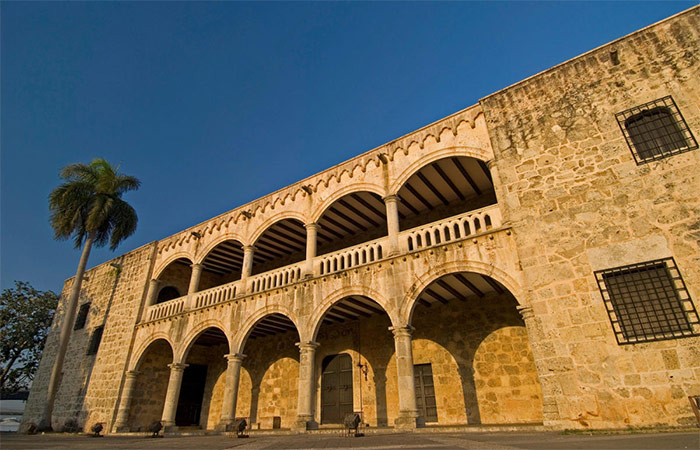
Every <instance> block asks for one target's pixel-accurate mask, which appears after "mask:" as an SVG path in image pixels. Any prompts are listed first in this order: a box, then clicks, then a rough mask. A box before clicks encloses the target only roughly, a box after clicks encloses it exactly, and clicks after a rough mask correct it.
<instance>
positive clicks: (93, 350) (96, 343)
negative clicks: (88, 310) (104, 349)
mask: <svg viewBox="0 0 700 450" xmlns="http://www.w3.org/2000/svg"><path fill="white" fill-rule="evenodd" d="M104 329H105V327H97V328H95V330H94V331H93V332H92V336H90V345H88V349H87V354H88V355H95V354H97V350H98V349H99V348H100V342H102V332H103V331H104Z"/></svg>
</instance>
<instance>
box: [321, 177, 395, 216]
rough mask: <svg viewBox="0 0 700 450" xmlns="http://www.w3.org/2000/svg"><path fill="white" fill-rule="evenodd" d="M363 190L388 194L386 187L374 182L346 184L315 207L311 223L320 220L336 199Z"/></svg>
mask: <svg viewBox="0 0 700 450" xmlns="http://www.w3.org/2000/svg"><path fill="white" fill-rule="evenodd" d="M362 191H367V192H371V193H373V194H377V195H378V196H379V197H382V198H383V197H385V196H386V189H384V188H383V187H382V186H379V185H377V184H373V183H353V184H351V185H349V186H345V187H344V188H342V189H338V190H337V191H335V192H333V194H332V195H331V196H329V197H328V198H327V199H326V200H324V201H323V202H322V203H321V204H320V205H318V206H316V207H315V212H314V214H313V215H312V216H311V217H310V218H309V222H310V223H316V222H318V220H319V219H320V218H321V216H323V213H325V212H326V210H327V209H328V208H329V207H330V206H331V205H332V204H333V203H335V202H336V200H339V199H341V198H342V197H344V196H346V195H348V194H352V193H353V192H362Z"/></svg>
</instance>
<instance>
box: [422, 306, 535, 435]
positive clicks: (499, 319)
mask: <svg viewBox="0 0 700 450" xmlns="http://www.w3.org/2000/svg"><path fill="white" fill-rule="evenodd" d="M515 306H516V303H515V300H514V299H513V298H512V296H510V295H509V294H502V295H497V294H489V295H487V296H486V297H485V298H480V299H478V298H472V299H469V300H467V301H459V300H452V301H450V303H449V304H448V305H439V306H437V305H434V306H432V307H430V308H428V307H425V306H422V305H419V306H417V307H416V311H415V313H414V315H413V326H414V327H415V328H416V331H415V332H414V335H413V336H414V343H413V355H414V364H423V363H429V364H431V365H432V372H433V378H434V389H435V393H436V402H437V406H438V422H439V423H441V424H442V423H455V424H456V423H468V424H510V423H541V422H542V393H541V388H540V385H539V379H538V377H537V371H536V368H535V365H534V359H533V356H532V352H531V350H530V345H529V341H528V337H527V330H526V329H525V325H524V323H523V321H522V319H521V317H520V315H519V314H518V312H517V310H516V308H515ZM459 390H461V392H457V391H459ZM457 398H459V399H460V400H459V402H458V403H460V405H459V408H456V407H455V400H456V399H457ZM441 414H442V417H441Z"/></svg>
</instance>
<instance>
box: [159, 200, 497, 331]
mask: <svg viewBox="0 0 700 450" xmlns="http://www.w3.org/2000/svg"><path fill="white" fill-rule="evenodd" d="M501 224H502V218H501V210H500V209H499V207H498V205H490V206H487V207H485V208H481V209H477V210H474V211H469V212H466V213H463V214H459V215H457V216H452V217H448V218H446V219H443V220H440V221H437V222H433V223H429V224H426V225H421V226H419V227H415V228H411V229H410V230H404V231H402V232H400V233H399V251H400V252H401V253H405V252H410V251H414V250H420V249H423V248H427V247H433V246H436V245H441V244H445V243H447V242H452V241H456V240H459V239H464V238H466V237H469V236H473V235H477V234H480V233H484V232H487V231H489V230H491V229H494V228H499V227H500V226H501ZM388 246H389V238H388V237H386V236H385V237H382V238H379V239H375V240H373V241H369V242H363V243H362V244H358V245H355V246H352V247H348V248H344V249H342V250H338V251H335V252H332V253H328V254H325V255H320V256H317V257H316V258H314V262H313V268H314V274H316V275H328V274H331V273H335V272H340V271H343V270H346V269H350V268H352V267H357V266H361V265H363V264H370V263H373V262H375V261H378V260H381V259H382V258H384V257H385V256H386V254H387V253H388V250H389V248H388ZM305 264H306V262H305V261H300V262H297V263H294V264H290V265H288V266H284V267H280V268H277V269H274V270H270V271H268V272H264V273H260V274H257V275H253V276H252V277H249V278H248V280H247V282H246V283H247V286H248V289H247V293H248V294H255V293H258V292H264V291H266V290H269V289H275V288H280V287H283V286H286V285H288V284H292V283H296V282H297V281H300V280H301V279H302V278H303V276H304V265H305ZM240 283H241V281H240V280H237V281H233V282H231V283H228V284H224V285H221V286H217V287H214V288H211V289H207V290H206V291H200V292H197V293H195V294H192V296H184V297H180V298H177V299H175V300H170V301H167V302H165V303H159V304H157V305H153V306H150V307H149V308H148V310H147V311H146V315H145V317H146V320H147V321H150V320H157V319H162V318H165V317H169V316H172V315H175V314H179V313H181V312H183V311H185V309H187V308H188V307H191V308H192V309H197V308H204V307H207V306H212V305H215V304H218V303H222V302H226V301H228V300H232V299H233V298H235V297H236V295H237V293H238V291H239V290H240ZM188 298H191V299H192V303H191V304H190V305H191V306H188V301H187V300H188Z"/></svg>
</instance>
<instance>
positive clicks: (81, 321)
mask: <svg viewBox="0 0 700 450" xmlns="http://www.w3.org/2000/svg"><path fill="white" fill-rule="evenodd" d="M89 312H90V303H83V304H82V305H80V310H79V311H78V317H76V318H75V326H74V327H73V329H74V330H80V329H82V328H85V322H86V321H87V316H88V313H89Z"/></svg>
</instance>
